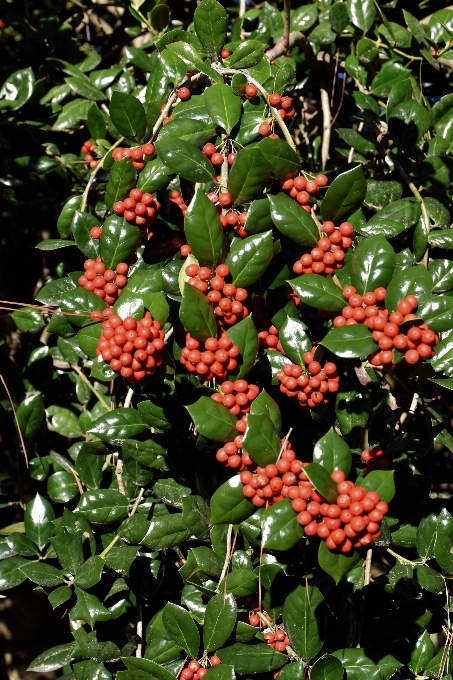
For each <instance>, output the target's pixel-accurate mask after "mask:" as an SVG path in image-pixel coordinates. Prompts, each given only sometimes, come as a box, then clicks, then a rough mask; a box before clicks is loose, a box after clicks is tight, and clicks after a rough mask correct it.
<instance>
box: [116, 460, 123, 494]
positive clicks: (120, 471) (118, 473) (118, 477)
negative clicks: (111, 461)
mask: <svg viewBox="0 0 453 680" xmlns="http://www.w3.org/2000/svg"><path fill="white" fill-rule="evenodd" d="M115 475H116V480H117V482H118V491H119V492H120V493H122V494H123V496H125V495H126V491H125V489H124V481H123V461H122V460H121V458H120V457H119V456H118V460H117V461H116V469H115Z"/></svg>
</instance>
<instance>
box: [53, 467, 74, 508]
mask: <svg viewBox="0 0 453 680" xmlns="http://www.w3.org/2000/svg"><path fill="white" fill-rule="evenodd" d="M78 491H79V489H78V487H77V482H76V480H75V479H74V475H73V474H71V472H66V471H61V472H55V473H54V474H53V475H50V477H49V479H48V480H47V493H48V495H49V498H50V500H52V501H53V502H54V503H67V502H68V501H70V500H72V499H73V498H75V497H76V496H77V494H78Z"/></svg>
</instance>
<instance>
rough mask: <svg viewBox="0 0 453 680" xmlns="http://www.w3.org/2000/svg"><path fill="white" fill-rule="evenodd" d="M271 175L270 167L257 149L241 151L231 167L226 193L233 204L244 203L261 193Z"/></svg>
mask: <svg viewBox="0 0 453 680" xmlns="http://www.w3.org/2000/svg"><path fill="white" fill-rule="evenodd" d="M270 175H271V166H270V165H269V164H268V162H267V161H266V160H265V158H264V156H263V154H262V153H261V151H260V149H259V147H254V148H246V149H241V150H240V151H239V152H238V153H237V155H236V159H235V161H234V163H233V165H232V166H231V170H230V174H229V177H228V191H229V192H230V194H231V197H232V200H233V201H234V202H235V203H246V202H248V201H250V200H251V199H252V198H254V197H255V196H258V195H259V194H261V193H262V191H263V189H264V188H265V186H266V185H267V183H268V181H269V178H270Z"/></svg>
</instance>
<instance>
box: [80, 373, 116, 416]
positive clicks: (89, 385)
mask: <svg viewBox="0 0 453 680" xmlns="http://www.w3.org/2000/svg"><path fill="white" fill-rule="evenodd" d="M71 368H72V369H73V370H74V371H75V372H76V373H78V375H80V377H81V378H82V380H83V382H84V383H85V385H86V386H87V387H89V389H90V390H91V391H92V392H93V394H94V396H95V397H96V399H97V400H98V401H99V403H101V404H102V406H103V407H104V408H105V409H107V411H110V406H109V405H108V404H107V402H106V401H105V399H104V397H103V396H102V395H101V394H99V392H98V391H97V389H96V388H95V387H93V385H92V384H91V383H90V381H89V380H88V378H87V377H86V375H85V373H84V372H83V371H82V370H81V369H80V368H79V367H78V366H77V364H71Z"/></svg>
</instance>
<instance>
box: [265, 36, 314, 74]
mask: <svg viewBox="0 0 453 680" xmlns="http://www.w3.org/2000/svg"><path fill="white" fill-rule="evenodd" d="M294 45H298V46H299V47H300V48H301V50H302V52H303V53H304V55H305V58H306V59H307V62H308V65H309V66H313V65H315V64H316V55H315V53H314V52H313V48H312V46H311V45H310V43H309V41H308V40H307V38H306V37H305V36H304V34H303V33H301V31H291V33H290V34H289V38H288V44H287V45H286V44H285V39H284V37H283V38H282V39H281V40H279V41H278V42H277V43H276V44H275V45H274V47H273V48H272V49H270V50H268V52H266V56H267V57H268V59H269V61H274V59H277V57H281V55H282V54H285V52H286V51H287V50H288V49H291V47H294Z"/></svg>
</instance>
